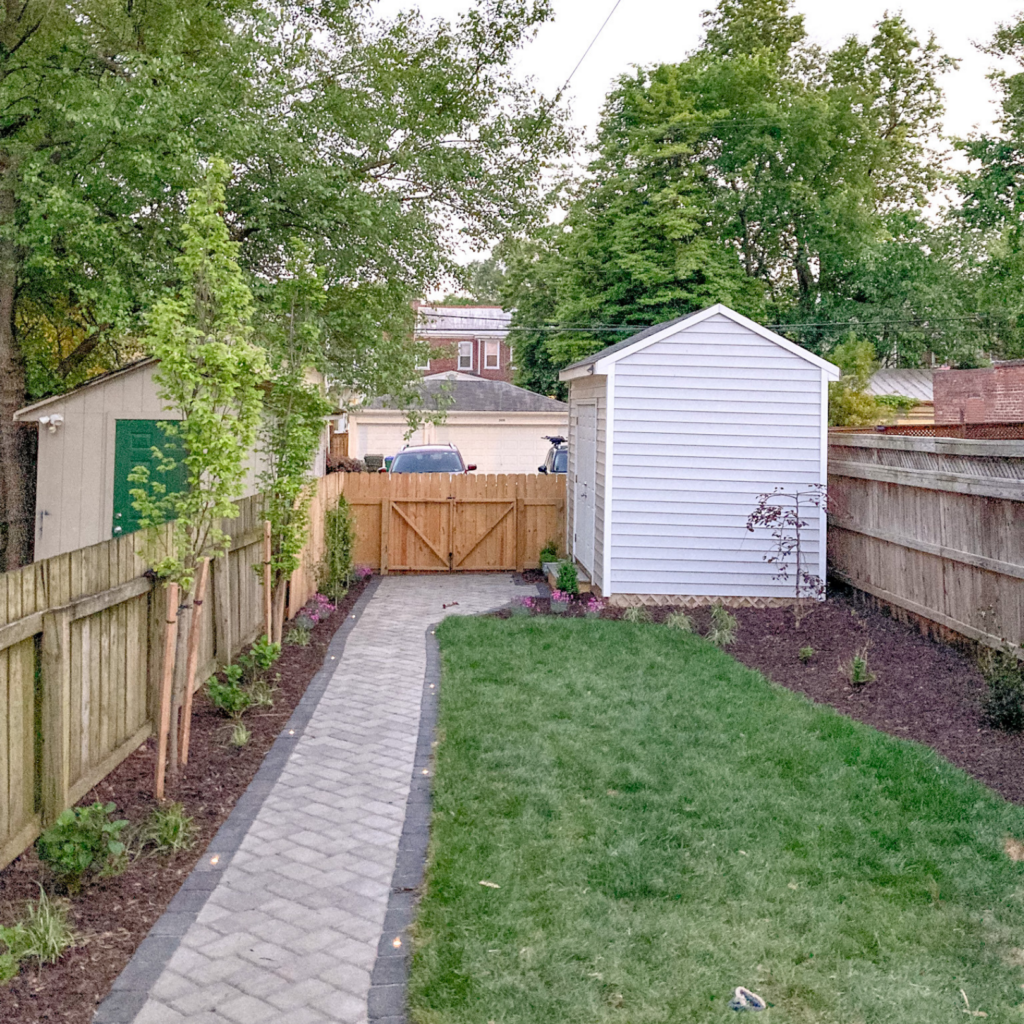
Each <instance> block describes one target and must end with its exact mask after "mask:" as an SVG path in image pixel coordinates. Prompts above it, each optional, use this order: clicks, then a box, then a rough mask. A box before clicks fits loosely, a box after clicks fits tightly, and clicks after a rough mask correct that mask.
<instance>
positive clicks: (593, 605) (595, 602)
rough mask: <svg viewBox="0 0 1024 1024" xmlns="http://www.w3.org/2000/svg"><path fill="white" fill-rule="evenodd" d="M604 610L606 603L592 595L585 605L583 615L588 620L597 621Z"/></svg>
mask: <svg viewBox="0 0 1024 1024" xmlns="http://www.w3.org/2000/svg"><path fill="white" fill-rule="evenodd" d="M602 608H604V601H602V600H601V598H599V597H597V596H596V595H594V594H590V595H588V597H587V600H586V603H585V604H584V605H583V614H584V615H585V616H586V617H587V618H588V619H596V618H598V617H599V616H600V614H601V609H602Z"/></svg>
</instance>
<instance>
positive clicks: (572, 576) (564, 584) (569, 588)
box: [555, 559, 580, 597]
mask: <svg viewBox="0 0 1024 1024" xmlns="http://www.w3.org/2000/svg"><path fill="white" fill-rule="evenodd" d="M555 587H556V588H557V589H558V590H561V591H562V592H563V593H565V594H571V595H572V596H573V597H575V596H576V595H577V594H579V592H580V580H579V575H578V574H577V572H576V565H575V563H574V562H570V561H569V560H568V559H566V560H565V561H562V562H559V563H558V579H557V580H556V581H555Z"/></svg>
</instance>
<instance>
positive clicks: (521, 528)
mask: <svg viewBox="0 0 1024 1024" xmlns="http://www.w3.org/2000/svg"><path fill="white" fill-rule="evenodd" d="M517 490H518V487H517ZM515 529H516V571H517V572H522V571H523V570H524V569H525V568H526V499H525V498H524V497H523V496H522V495H521V494H517V495H516V527H515Z"/></svg>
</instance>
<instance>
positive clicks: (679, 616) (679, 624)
mask: <svg viewBox="0 0 1024 1024" xmlns="http://www.w3.org/2000/svg"><path fill="white" fill-rule="evenodd" d="M665 625H666V626H670V627H671V628H672V629H678V630H679V631H680V632H682V633H692V632H693V631H694V625H693V619H692V618H690V616H689V615H687V614H686V612H672V613H671V614H670V615H669V617H668V618H667V619H666V620H665Z"/></svg>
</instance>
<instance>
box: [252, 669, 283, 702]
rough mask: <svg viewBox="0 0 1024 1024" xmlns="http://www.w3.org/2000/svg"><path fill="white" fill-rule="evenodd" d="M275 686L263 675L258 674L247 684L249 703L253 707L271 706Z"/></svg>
mask: <svg viewBox="0 0 1024 1024" xmlns="http://www.w3.org/2000/svg"><path fill="white" fill-rule="evenodd" d="M275 693H277V687H276V686H274V685H273V684H272V683H271V682H270V680H269V679H267V678H266V677H265V676H260V677H259V678H258V679H256V680H254V681H253V683H252V684H251V685H250V686H249V705H250V707H254V708H272V707H273V706H274V694H275Z"/></svg>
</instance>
